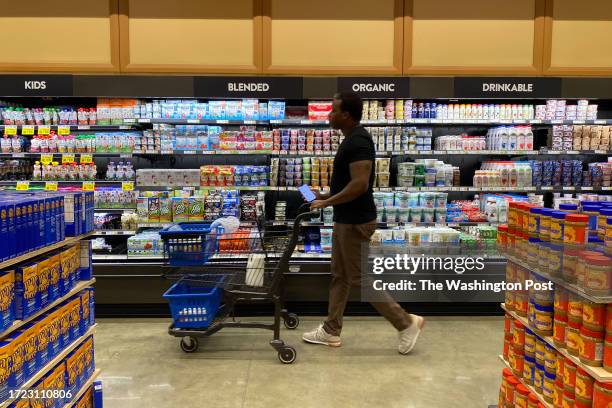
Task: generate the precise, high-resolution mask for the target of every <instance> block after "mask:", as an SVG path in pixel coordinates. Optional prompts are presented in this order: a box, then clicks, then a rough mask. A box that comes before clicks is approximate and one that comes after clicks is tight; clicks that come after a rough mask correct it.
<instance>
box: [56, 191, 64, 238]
mask: <svg viewBox="0 0 612 408" xmlns="http://www.w3.org/2000/svg"><path fill="white" fill-rule="evenodd" d="M57 203H58V217H59V219H58V235H59V240H60V241H63V240H64V239H66V212H65V199H64V197H63V196H61V197H59V198H58V199H57Z"/></svg>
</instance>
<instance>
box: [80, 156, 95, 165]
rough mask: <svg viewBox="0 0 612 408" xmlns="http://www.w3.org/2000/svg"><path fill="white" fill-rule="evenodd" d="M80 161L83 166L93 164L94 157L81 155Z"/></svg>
mask: <svg viewBox="0 0 612 408" xmlns="http://www.w3.org/2000/svg"><path fill="white" fill-rule="evenodd" d="M79 161H80V163H81V164H89V163H93V155H91V154H81V157H80V158H79Z"/></svg>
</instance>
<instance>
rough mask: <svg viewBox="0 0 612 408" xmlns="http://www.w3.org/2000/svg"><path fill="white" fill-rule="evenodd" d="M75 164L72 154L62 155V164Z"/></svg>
mask: <svg viewBox="0 0 612 408" xmlns="http://www.w3.org/2000/svg"><path fill="white" fill-rule="evenodd" d="M65 163H76V161H75V158H74V154H62V164H65Z"/></svg>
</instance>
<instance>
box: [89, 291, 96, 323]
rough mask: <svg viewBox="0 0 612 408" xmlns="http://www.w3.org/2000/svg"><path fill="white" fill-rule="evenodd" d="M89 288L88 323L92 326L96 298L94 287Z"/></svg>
mask: <svg viewBox="0 0 612 408" xmlns="http://www.w3.org/2000/svg"><path fill="white" fill-rule="evenodd" d="M87 290H89V325H90V326H93V325H94V324H96V299H95V293H94V288H88V289H87Z"/></svg>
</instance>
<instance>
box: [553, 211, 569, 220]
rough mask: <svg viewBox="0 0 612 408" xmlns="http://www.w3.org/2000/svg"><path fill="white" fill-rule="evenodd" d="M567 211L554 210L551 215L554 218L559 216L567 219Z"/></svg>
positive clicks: (560, 218)
mask: <svg viewBox="0 0 612 408" xmlns="http://www.w3.org/2000/svg"><path fill="white" fill-rule="evenodd" d="M566 214H567V213H564V212H563V211H553V212H552V214H551V215H550V216H551V217H553V218H557V219H559V220H562V219H565V215H566Z"/></svg>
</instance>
